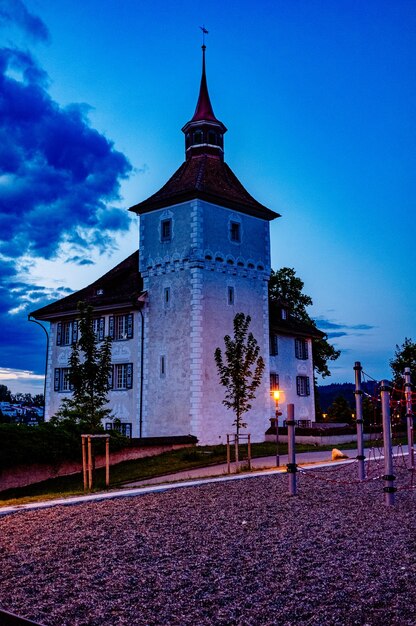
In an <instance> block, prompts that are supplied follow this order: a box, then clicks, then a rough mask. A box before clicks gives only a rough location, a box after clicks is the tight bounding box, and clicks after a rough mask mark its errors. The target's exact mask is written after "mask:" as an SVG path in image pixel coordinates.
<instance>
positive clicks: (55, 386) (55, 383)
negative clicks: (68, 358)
mask: <svg viewBox="0 0 416 626" xmlns="http://www.w3.org/2000/svg"><path fill="white" fill-rule="evenodd" d="M59 379H60V369H59V367H55V376H54V380H53V389H54V391H59Z"/></svg>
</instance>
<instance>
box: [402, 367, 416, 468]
mask: <svg viewBox="0 0 416 626" xmlns="http://www.w3.org/2000/svg"><path fill="white" fill-rule="evenodd" d="M404 381H405V382H404V395H405V398H406V422H407V450H408V452H409V461H410V469H414V467H415V451H414V448H413V411H412V385H411V382H410V367H405V370H404Z"/></svg>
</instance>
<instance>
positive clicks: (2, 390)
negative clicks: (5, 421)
mask: <svg viewBox="0 0 416 626" xmlns="http://www.w3.org/2000/svg"><path fill="white" fill-rule="evenodd" d="M11 399H12V394H11V393H10V389H9V388H8V387H7V386H6V385H0V402H10V401H11Z"/></svg>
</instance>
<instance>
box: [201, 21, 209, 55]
mask: <svg viewBox="0 0 416 626" xmlns="http://www.w3.org/2000/svg"><path fill="white" fill-rule="evenodd" d="M199 28H200V29H201V30H202V50H205V48H206V46H205V35H208V31H207V29H206V28H205V25H204V26H200V27H199Z"/></svg>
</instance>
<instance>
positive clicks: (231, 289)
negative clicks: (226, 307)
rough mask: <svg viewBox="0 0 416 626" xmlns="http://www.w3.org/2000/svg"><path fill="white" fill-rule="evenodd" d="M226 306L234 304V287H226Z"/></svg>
mask: <svg viewBox="0 0 416 626" xmlns="http://www.w3.org/2000/svg"><path fill="white" fill-rule="evenodd" d="M227 298H228V304H234V287H228V296H227Z"/></svg>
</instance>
